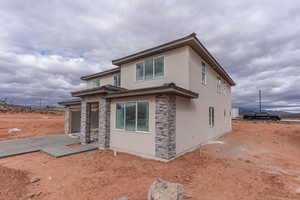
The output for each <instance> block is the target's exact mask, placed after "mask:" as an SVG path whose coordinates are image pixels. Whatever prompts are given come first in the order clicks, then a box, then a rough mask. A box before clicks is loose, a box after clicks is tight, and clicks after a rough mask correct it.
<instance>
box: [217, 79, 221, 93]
mask: <svg viewBox="0 0 300 200" xmlns="http://www.w3.org/2000/svg"><path fill="white" fill-rule="evenodd" d="M217 93H221V79H220V77H218V78H217Z"/></svg>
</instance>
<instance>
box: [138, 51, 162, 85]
mask: <svg viewBox="0 0 300 200" xmlns="http://www.w3.org/2000/svg"><path fill="white" fill-rule="evenodd" d="M151 58H152V63H153V65H152V78H149V79H145V60H148V59H151ZM158 58H163V62H164V65H163V71H164V74H163V75H162V76H155V62H154V60H155V59H158ZM137 64H143V78H142V79H140V80H137V76H136V75H137ZM165 69H166V64H165V56H164V55H160V56H155V57H149V58H146V59H144V60H143V61H139V62H136V63H135V81H148V80H153V79H159V78H163V77H165V75H166V70H165Z"/></svg>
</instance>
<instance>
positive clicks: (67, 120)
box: [64, 106, 71, 134]
mask: <svg viewBox="0 0 300 200" xmlns="http://www.w3.org/2000/svg"><path fill="white" fill-rule="evenodd" d="M64 110H65V127H64V128H65V134H70V133H71V123H70V120H71V111H70V107H69V106H67V107H65V108H64Z"/></svg>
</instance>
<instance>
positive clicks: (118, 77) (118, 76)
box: [113, 74, 121, 87]
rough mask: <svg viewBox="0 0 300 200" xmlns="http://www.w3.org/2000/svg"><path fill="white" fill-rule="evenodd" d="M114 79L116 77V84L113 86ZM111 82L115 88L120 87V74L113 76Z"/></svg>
mask: <svg viewBox="0 0 300 200" xmlns="http://www.w3.org/2000/svg"><path fill="white" fill-rule="evenodd" d="M115 77H117V84H115ZM113 82H114V86H115V87H121V74H116V75H114V76H113Z"/></svg>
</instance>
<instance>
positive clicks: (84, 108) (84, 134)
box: [80, 99, 91, 144]
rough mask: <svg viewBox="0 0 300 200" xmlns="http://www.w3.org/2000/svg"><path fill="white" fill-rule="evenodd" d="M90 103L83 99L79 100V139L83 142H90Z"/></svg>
mask: <svg viewBox="0 0 300 200" xmlns="http://www.w3.org/2000/svg"><path fill="white" fill-rule="evenodd" d="M90 112H91V104H89V103H87V101H86V100H85V99H82V101H81V126H80V141H81V143H83V144H86V143H89V142H90V116H91V113H90Z"/></svg>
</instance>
